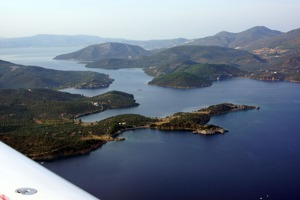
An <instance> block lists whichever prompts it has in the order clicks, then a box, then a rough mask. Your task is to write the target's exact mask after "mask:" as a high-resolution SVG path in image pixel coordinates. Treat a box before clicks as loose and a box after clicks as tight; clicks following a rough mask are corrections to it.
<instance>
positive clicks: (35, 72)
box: [0, 60, 113, 89]
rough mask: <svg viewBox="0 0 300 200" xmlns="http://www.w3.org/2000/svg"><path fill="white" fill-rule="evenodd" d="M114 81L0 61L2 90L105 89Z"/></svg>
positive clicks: (101, 77) (99, 76) (96, 74)
mask: <svg viewBox="0 0 300 200" xmlns="http://www.w3.org/2000/svg"><path fill="white" fill-rule="evenodd" d="M112 82H113V80H112V79H111V78H110V77H109V76H108V75H106V74H100V73H96V72H80V71H76V72H75V71H58V70H52V69H45V68H42V67H35V66H24V65H18V64H14V63H10V62H6V61H3V60H0V89H8V88H11V89H17V88H49V89H50V88H51V89H59V88H68V87H76V88H104V87H108V86H109V85H110V84H111V83H112Z"/></svg>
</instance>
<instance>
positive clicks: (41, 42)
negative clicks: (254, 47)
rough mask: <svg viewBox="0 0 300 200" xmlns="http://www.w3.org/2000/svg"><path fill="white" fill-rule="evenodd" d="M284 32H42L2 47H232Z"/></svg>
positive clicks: (259, 28) (3, 40)
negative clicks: (166, 35) (149, 36)
mask: <svg viewBox="0 0 300 200" xmlns="http://www.w3.org/2000/svg"><path fill="white" fill-rule="evenodd" d="M282 34H283V33H282V32H280V31H276V30H271V29H268V28H266V27H264V26H256V27H253V28H250V29H248V30H245V31H243V32H240V33H230V32H226V31H222V32H220V33H218V34H216V35H214V36H209V37H205V38H199V39H197V38H196V39H192V40H188V39H185V38H176V39H168V40H146V41H142V40H141V41H139V40H126V39H120V38H104V37H98V36H90V35H73V36H72V35H47V34H40V35H35V36H31V37H20V38H0V48H15V47H17V48H20V47H69V46H75V47H76V46H78V47H85V46H89V45H93V44H101V43H108V42H116V43H126V44H131V45H137V46H140V47H142V48H144V49H147V50H153V49H162V48H170V47H174V46H179V45H185V44H190V45H201V46H222V47H229V48H242V49H245V48H247V47H248V46H249V45H250V44H252V43H253V42H259V41H262V40H265V39H269V38H272V37H274V36H279V35H282Z"/></svg>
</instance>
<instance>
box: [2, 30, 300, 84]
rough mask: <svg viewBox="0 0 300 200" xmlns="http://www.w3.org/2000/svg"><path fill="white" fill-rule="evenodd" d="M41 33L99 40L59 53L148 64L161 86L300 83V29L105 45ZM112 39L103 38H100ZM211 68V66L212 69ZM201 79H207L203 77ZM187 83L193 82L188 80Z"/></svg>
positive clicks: (105, 62)
mask: <svg viewBox="0 0 300 200" xmlns="http://www.w3.org/2000/svg"><path fill="white" fill-rule="evenodd" d="M35 37H38V36H35ZM39 37H40V38H44V39H45V38H48V39H49V38H50V39H49V41H50V40H51V38H52V40H54V41H55V42H53V43H51V44H52V45H55V44H59V43H60V42H59V38H60V39H61V38H63V37H64V39H62V40H63V41H64V42H61V43H60V44H65V45H68V44H73V45H75V44H76V45H79V43H80V41H81V42H85V44H87V43H89V42H93V41H96V40H97V41H98V44H93V45H89V46H87V47H85V48H82V49H80V50H78V51H76V52H71V53H66V54H63V55H58V56H56V57H55V59H62V60H77V61H80V62H86V63H87V65H86V66H87V67H93V68H106V69H118V68H144V70H145V72H146V73H148V74H150V75H153V76H155V77H156V80H155V82H154V81H152V82H151V83H153V84H156V85H161V86H163V85H164V83H166V84H167V85H168V86H171V87H193V84H195V85H197V86H198V87H199V86H205V85H210V84H211V81H212V80H215V79H219V78H220V77H226V78H230V77H236V76H247V77H250V78H254V79H260V80H272V81H274V80H289V81H296V82H300V29H296V30H292V31H289V32H287V33H282V32H280V31H276V30H271V29H268V28H266V27H264V26H257V27H253V28H250V29H248V30H245V31H243V32H240V33H229V32H224V31H223V32H220V33H218V34H216V35H214V36H210V37H206V38H201V39H194V40H187V39H173V40H155V41H154V40H152V41H130V40H122V39H115V40H117V41H118V42H105V43H101V42H99V41H100V39H101V38H98V37H89V36H80V37H83V38H85V39H78V38H77V37H79V36H73V38H72V37H71V39H70V37H69V36H63V37H62V36H49V35H48V36H46V35H43V37H42V36H39ZM67 38H69V39H70V40H67ZM31 39H33V40H34V38H31ZM108 40H109V39H107V38H106V39H103V38H102V40H101V41H102V42H104V41H108ZM111 40H114V39H111ZM1 41H4V40H0V46H1V44H4V43H5V42H3V43H1ZM42 41H43V42H44V43H42ZM49 41H48V43H50V42H49ZM121 41H122V42H121ZM39 43H40V44H44V45H45V46H46V45H47V44H48V43H47V42H45V40H43V39H41V40H37V41H36V45H37V46H38V44H39ZM29 44H30V43H28V45H29ZM150 49H154V50H150ZM203 64H208V65H203ZM208 68H210V69H211V71H210V72H209V73H207V71H209V70H208ZM218 68H219V69H218ZM190 69H193V70H190ZM239 70H240V71H239ZM200 72H201V73H205V74H206V77H203V76H201V75H200V74H199V73H200ZM213 72H214V73H217V74H214V73H213ZM173 73H175V74H173ZM160 76H161V77H160ZM180 76H182V77H184V78H182V77H180ZM199 77H201V78H202V80H200V81H199V80H198V79H197V78H199ZM203 78H204V79H203ZM189 80H195V81H189ZM196 80H198V81H196ZM186 81H187V82H189V83H188V84H186ZM184 82H185V83H184ZM176 84H181V85H177V86H176ZM187 85H188V86H187Z"/></svg>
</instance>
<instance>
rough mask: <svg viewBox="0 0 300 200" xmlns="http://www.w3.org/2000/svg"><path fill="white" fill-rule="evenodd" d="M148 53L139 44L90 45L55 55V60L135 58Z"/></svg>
mask: <svg viewBox="0 0 300 200" xmlns="http://www.w3.org/2000/svg"><path fill="white" fill-rule="evenodd" d="M147 54H149V52H148V51H146V50H145V49H143V48H142V47H139V46H134V45H129V44H122V43H104V44H96V45H91V46H88V47H86V48H83V49H80V50H79V51H76V52H73V53H68V54H63V55H59V56H56V57H55V58H54V59H56V60H79V61H97V60H102V59H135V58H138V57H140V56H143V55H147Z"/></svg>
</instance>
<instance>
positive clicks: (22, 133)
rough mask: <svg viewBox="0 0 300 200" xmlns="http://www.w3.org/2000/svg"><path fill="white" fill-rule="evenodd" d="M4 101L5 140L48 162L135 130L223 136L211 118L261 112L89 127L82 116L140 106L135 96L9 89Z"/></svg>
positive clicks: (221, 110)
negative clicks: (86, 94) (90, 95)
mask: <svg viewBox="0 0 300 200" xmlns="http://www.w3.org/2000/svg"><path fill="white" fill-rule="evenodd" d="M0 96H1V97H3V98H1V99H0V119H1V121H0V141H3V142H5V143H6V144H8V145H10V146H12V147H13V148H15V149H17V150H18V151H20V152H21V153H23V154H25V155H26V156H28V157H30V158H32V159H34V160H43V161H47V160H55V159H60V158H66V157H70V156H77V155H84V154H88V153H89V152H91V151H93V150H95V149H97V148H99V147H101V146H102V145H103V144H105V143H107V142H109V141H123V140H124V139H123V138H119V137H118V136H119V135H120V133H122V132H124V131H128V130H134V129H141V128H143V129H144V128H151V129H159V130H169V131H177V130H185V131H190V132H191V133H194V134H204V135H211V134H222V133H225V132H226V131H227V130H225V129H224V128H222V127H219V126H216V125H212V124H207V123H208V122H209V120H210V119H211V117H213V116H216V115H221V114H225V113H229V112H233V111H241V110H249V109H258V108H259V107H256V106H247V105H235V104H230V103H223V104H218V105H214V106H209V107H207V108H202V109H199V110H196V111H193V112H178V113H175V114H173V115H171V116H167V117H163V118H152V117H146V116H142V115H138V114H123V115H117V116H113V117H109V118H107V119H104V120H101V121H98V122H92V123H87V122H82V121H81V119H80V118H78V117H79V116H82V115H88V114H91V113H96V112H102V111H104V110H107V109H118V108H128V107H133V106H138V103H136V101H135V99H134V96H133V95H131V94H127V93H124V92H119V91H111V92H107V93H105V94H102V95H98V96H95V97H84V96H82V95H76V94H69V93H66V92H59V91H54V90H49V89H6V90H0Z"/></svg>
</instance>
